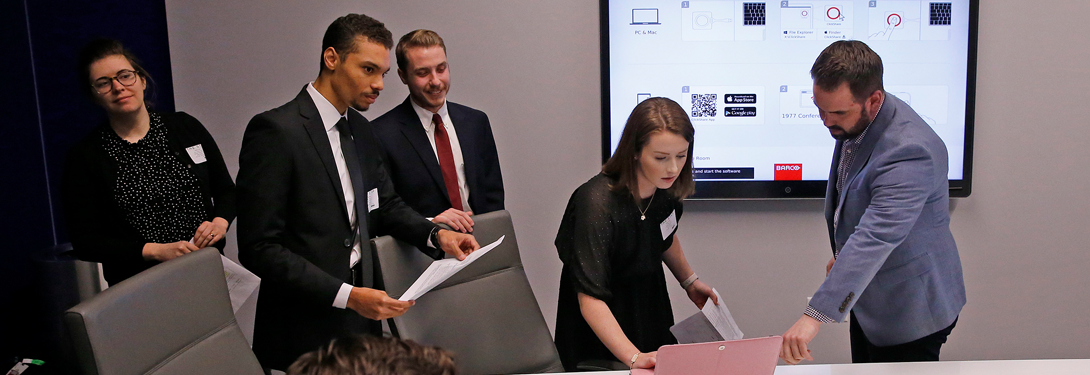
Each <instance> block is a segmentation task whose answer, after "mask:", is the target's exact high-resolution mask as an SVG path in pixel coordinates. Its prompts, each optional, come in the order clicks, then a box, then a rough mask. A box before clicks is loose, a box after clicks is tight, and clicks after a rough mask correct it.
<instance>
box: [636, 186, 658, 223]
mask: <svg viewBox="0 0 1090 375" xmlns="http://www.w3.org/2000/svg"><path fill="white" fill-rule="evenodd" d="M658 192H659V191H658V189H655V192H654V193H651V200H648V201H647V207H644V208H643V209H642V210H640V221H644V220H645V219H647V215H644V214H646V213H647V210H649V209H651V202H654V201H655V194H656V193H658ZM636 208H640V206H639V205H636Z"/></svg>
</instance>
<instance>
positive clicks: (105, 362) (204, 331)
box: [64, 249, 263, 375]
mask: <svg viewBox="0 0 1090 375" xmlns="http://www.w3.org/2000/svg"><path fill="white" fill-rule="evenodd" d="M64 321H65V325H66V326H67V327H68V330H69V332H70V334H71V336H72V342H73V345H74V347H75V351H76V357H77V358H78V359H79V364H80V367H81V368H82V369H83V371H84V373H85V374H87V375H135V374H154V375H167V374H254V375H261V374H263V371H262V369H261V365H260V364H258V362H257V357H255V356H254V353H253V352H252V351H251V350H250V346H249V345H248V344H247V343H246V338H245V337H243V335H242V331H241V330H240V329H239V328H238V323H236V322H235V315H234V314H233V313H232V311H231V300H230V297H229V296H228V294H227V282H226V280H225V279H224V274H223V264H222V263H221V262H220V254H219V252H217V251H216V249H203V250H199V251H195V252H192V253H189V254H187V255H183V256H181V257H178V258H177V259H174V260H171V261H168V262H165V263H163V264H160V265H157V266H155V267H152V268H151V269H148V270H146V271H144V272H141V273H140V274H137V275H136V276H133V277H131V278H129V279H128V280H125V281H122V282H120V283H118V284H117V285H112V286H110V288H109V289H106V290H105V291H103V292H102V293H100V294H99V295H97V296H95V297H94V298H92V299H91V300H89V301H86V302H83V303H80V304H79V305H76V307H73V308H71V309H69V310H68V311H67V312H66V313H65V316H64Z"/></svg>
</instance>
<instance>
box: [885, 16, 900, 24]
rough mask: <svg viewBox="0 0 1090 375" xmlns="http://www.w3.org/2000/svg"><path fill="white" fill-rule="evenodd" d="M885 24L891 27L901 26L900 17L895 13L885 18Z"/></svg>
mask: <svg viewBox="0 0 1090 375" xmlns="http://www.w3.org/2000/svg"><path fill="white" fill-rule="evenodd" d="M886 24H889V25H892V26H893V27H897V26H901V15H900V14H897V13H893V14H890V15H889V17H886Z"/></svg>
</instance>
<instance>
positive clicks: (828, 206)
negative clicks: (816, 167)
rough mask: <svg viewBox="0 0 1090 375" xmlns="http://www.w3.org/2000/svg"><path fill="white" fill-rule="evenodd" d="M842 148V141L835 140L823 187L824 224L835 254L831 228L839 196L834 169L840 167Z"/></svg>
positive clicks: (833, 234)
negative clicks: (827, 181) (826, 182)
mask: <svg viewBox="0 0 1090 375" xmlns="http://www.w3.org/2000/svg"><path fill="white" fill-rule="evenodd" d="M843 148H844V141H841V140H837V141H836V147H834V148H833V164H832V165H831V166H830V167H829V183H828V184H826V185H827V186H826V187H825V222H826V224H828V227H829V244H830V245H832V247H833V252H836V237H835V233H834V232H833V231H834V230H835V229H836V227H835V226H833V217H834V215H835V214H834V213H835V212H836V210H838V209H840V202H841V201H842V199H840V196H839V195H837V191H836V178H837V175H836V167H837V166H838V165H840V150H841V149H843Z"/></svg>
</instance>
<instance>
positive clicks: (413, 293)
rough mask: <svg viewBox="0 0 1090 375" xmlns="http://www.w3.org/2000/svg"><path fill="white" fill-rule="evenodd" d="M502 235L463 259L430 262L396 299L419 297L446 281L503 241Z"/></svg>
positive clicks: (414, 298) (408, 299)
mask: <svg viewBox="0 0 1090 375" xmlns="http://www.w3.org/2000/svg"><path fill="white" fill-rule="evenodd" d="M504 237H507V236H500V239H498V240H496V242H493V243H491V244H489V245H488V246H485V247H482V248H480V249H479V250H477V251H474V252H472V253H469V255H468V256H466V259H465V260H461V261H459V260H457V259H443V260H437V261H434V262H432V263H431V265H430V266H428V269H426V270H424V273H423V274H421V275H420V277H419V278H417V279H416V281H415V282H413V285H412V286H410V287H409V290H406V291H405V294H402V295H401V298H398V300H399V301H413V300H416V299H417V298H420V296H423V295H424V293H427V292H428V291H430V290H432V289H433V288H435V287H437V286H439V284H442V283H443V282H444V281H447V279H449V278H450V277H451V276H454V274H456V273H458V271H461V270H462V269H463V268H466V267H468V266H469V265H470V264H472V263H473V262H474V261H476V260H477V259H480V257H482V256H484V254H485V253H487V252H488V251H489V250H492V249H494V248H495V247H496V246H499V245H500V243H502V242H503V238H504Z"/></svg>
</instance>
